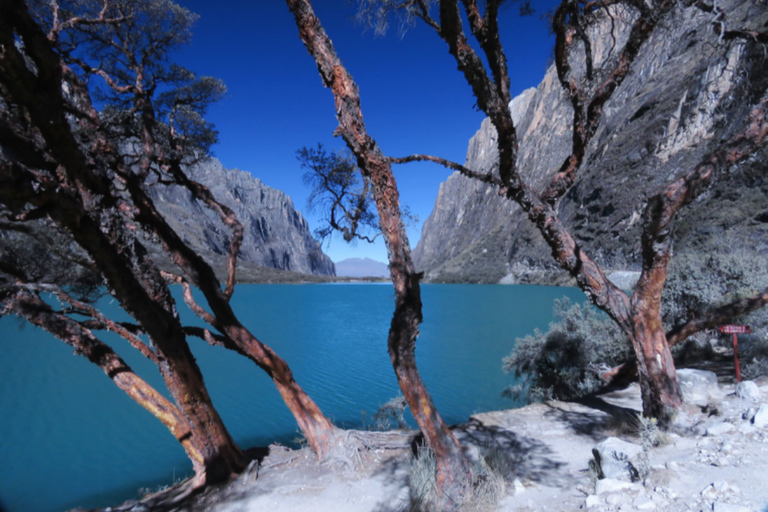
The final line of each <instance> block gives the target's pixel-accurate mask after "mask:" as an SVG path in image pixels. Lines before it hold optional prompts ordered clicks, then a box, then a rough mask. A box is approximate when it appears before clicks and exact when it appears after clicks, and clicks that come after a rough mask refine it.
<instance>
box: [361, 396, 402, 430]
mask: <svg viewBox="0 0 768 512" xmlns="http://www.w3.org/2000/svg"><path fill="white" fill-rule="evenodd" d="M407 407H408V402H406V401H405V397H404V396H403V395H398V396H396V397H393V398H390V399H389V400H388V401H387V402H386V403H385V404H383V405H382V406H381V407H379V410H378V411H376V414H374V415H373V425H371V427H370V428H371V430H381V431H386V430H391V429H392V428H393V424H394V428H398V429H400V430H404V429H406V428H408V424H407V423H406V422H405V409H406V408H407Z"/></svg>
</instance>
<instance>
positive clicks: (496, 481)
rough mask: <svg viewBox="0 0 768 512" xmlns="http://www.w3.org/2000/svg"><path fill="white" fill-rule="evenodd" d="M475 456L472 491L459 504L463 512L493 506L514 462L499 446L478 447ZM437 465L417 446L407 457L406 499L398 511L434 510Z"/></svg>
mask: <svg viewBox="0 0 768 512" xmlns="http://www.w3.org/2000/svg"><path fill="white" fill-rule="evenodd" d="M477 455H478V456H477V457H476V460H471V467H470V471H471V473H472V491H471V492H470V494H469V496H467V498H466V501H465V502H464V503H463V504H462V507H461V510H462V511H463V512H485V511H487V510H494V509H495V508H496V505H497V504H498V503H499V501H501V500H502V498H504V496H505V494H506V493H507V482H508V481H509V479H510V478H511V477H512V475H513V472H514V463H513V461H512V460H510V458H509V457H508V455H507V454H506V453H504V451H503V450H502V449H501V447H500V446H498V445H496V444H493V445H488V446H484V447H481V448H480V449H479V450H478V453H477ZM436 476H437V466H436V462H435V454H434V453H433V452H432V450H431V449H429V448H428V447H426V446H420V447H419V448H418V451H417V453H416V454H415V455H414V457H413V460H412V461H411V471H410V473H409V475H408V503H407V504H405V506H403V507H402V508H401V510H402V512H438V510H437V508H436V506H435V502H436V499H437V479H436Z"/></svg>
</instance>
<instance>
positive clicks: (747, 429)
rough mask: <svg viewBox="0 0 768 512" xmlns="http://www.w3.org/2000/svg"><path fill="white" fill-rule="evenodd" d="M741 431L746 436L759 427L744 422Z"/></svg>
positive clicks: (740, 426)
mask: <svg viewBox="0 0 768 512" xmlns="http://www.w3.org/2000/svg"><path fill="white" fill-rule="evenodd" d="M739 432H740V433H742V434H744V435H745V436H748V435H749V434H752V433H753V432H757V429H756V428H755V427H754V426H753V425H750V424H749V423H742V424H741V425H739Z"/></svg>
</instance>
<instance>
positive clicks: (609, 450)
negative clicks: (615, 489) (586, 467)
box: [592, 437, 643, 482]
mask: <svg viewBox="0 0 768 512" xmlns="http://www.w3.org/2000/svg"><path fill="white" fill-rule="evenodd" d="M642 451H643V448H642V446H640V445H637V444H634V443H628V442H626V441H622V440H621V439H618V438H615V437H609V438H608V439H606V440H605V441H602V442H601V443H599V444H598V445H597V446H595V447H594V448H592V455H593V456H594V458H595V463H596V465H597V467H598V468H599V470H600V472H599V473H598V475H599V476H600V478H613V479H617V480H624V481H630V482H635V481H637V480H638V479H639V477H640V472H639V471H638V469H637V466H638V456H639V455H640V454H641V453H642Z"/></svg>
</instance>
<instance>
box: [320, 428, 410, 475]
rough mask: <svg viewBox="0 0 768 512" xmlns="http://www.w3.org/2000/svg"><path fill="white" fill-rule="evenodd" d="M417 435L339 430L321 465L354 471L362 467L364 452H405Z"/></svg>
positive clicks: (402, 432) (405, 431) (407, 432)
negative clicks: (332, 446)
mask: <svg viewBox="0 0 768 512" xmlns="http://www.w3.org/2000/svg"><path fill="white" fill-rule="evenodd" d="M417 435H418V431H415V430H390V431H386V432H378V431H366V430H339V431H338V432H337V434H336V439H335V441H334V443H333V445H334V448H332V449H331V450H329V451H328V452H327V453H326V454H325V455H324V456H323V458H322V459H321V463H322V464H323V465H327V466H331V467H341V468H344V469H347V470H354V469H358V468H360V467H362V465H363V459H362V456H361V454H362V453H364V452H372V451H380V450H406V449H410V447H411V443H412V442H413V440H414V438H415V437H416V436H417Z"/></svg>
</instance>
